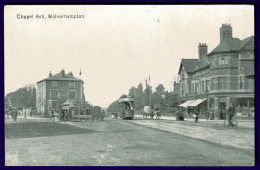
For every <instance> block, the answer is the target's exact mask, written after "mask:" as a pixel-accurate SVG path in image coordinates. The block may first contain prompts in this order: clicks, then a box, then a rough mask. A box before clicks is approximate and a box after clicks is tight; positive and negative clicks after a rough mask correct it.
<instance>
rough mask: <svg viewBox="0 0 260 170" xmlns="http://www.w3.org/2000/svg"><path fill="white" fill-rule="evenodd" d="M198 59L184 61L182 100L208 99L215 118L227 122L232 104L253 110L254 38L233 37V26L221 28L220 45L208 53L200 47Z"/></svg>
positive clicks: (180, 72)
mask: <svg viewBox="0 0 260 170" xmlns="http://www.w3.org/2000/svg"><path fill="white" fill-rule="evenodd" d="M198 55H199V59H182V62H181V64H180V69H179V77H180V100H181V102H182V103H183V102H185V101H187V100H194V99H205V100H206V109H207V110H213V111H214V114H215V119H225V116H226V115H225V114H226V111H227V109H228V107H229V105H230V104H231V103H233V104H234V105H235V106H236V107H241V108H242V107H245V108H247V109H252V110H254V97H255V96H254V63H255V61H254V59H255V55H254V36H250V37H247V38H245V39H243V40H240V39H239V38H233V37H232V27H231V25H230V24H223V25H222V27H221V28H220V43H219V45H218V46H217V47H216V48H214V49H213V50H212V51H211V52H210V53H209V54H207V45H206V44H205V43H200V44H199V46H198Z"/></svg>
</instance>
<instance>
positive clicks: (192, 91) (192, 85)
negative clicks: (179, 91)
mask: <svg viewBox="0 0 260 170" xmlns="http://www.w3.org/2000/svg"><path fill="white" fill-rule="evenodd" d="M191 93H192V94H194V83H192V84H191Z"/></svg>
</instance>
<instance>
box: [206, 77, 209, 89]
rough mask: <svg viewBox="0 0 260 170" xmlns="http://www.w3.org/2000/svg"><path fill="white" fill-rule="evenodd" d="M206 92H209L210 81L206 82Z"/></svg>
mask: <svg viewBox="0 0 260 170" xmlns="http://www.w3.org/2000/svg"><path fill="white" fill-rule="evenodd" d="M206 91H209V80H206Z"/></svg>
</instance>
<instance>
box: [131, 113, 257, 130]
mask: <svg viewBox="0 0 260 170" xmlns="http://www.w3.org/2000/svg"><path fill="white" fill-rule="evenodd" d="M135 117H137V118H143V116H141V115H135ZM160 119H161V120H173V121H176V118H175V117H170V116H161V118H160ZM185 121H190V122H194V118H185ZM237 121H238V126H239V127H245V128H254V127H255V120H254V119H237ZM199 122H204V123H209V124H212V123H214V124H222V125H223V123H224V120H206V119H199Z"/></svg>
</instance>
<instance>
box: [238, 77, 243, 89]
mask: <svg viewBox="0 0 260 170" xmlns="http://www.w3.org/2000/svg"><path fill="white" fill-rule="evenodd" d="M239 81H240V84H239V87H240V90H242V89H243V84H244V81H243V76H240V77H239Z"/></svg>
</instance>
